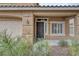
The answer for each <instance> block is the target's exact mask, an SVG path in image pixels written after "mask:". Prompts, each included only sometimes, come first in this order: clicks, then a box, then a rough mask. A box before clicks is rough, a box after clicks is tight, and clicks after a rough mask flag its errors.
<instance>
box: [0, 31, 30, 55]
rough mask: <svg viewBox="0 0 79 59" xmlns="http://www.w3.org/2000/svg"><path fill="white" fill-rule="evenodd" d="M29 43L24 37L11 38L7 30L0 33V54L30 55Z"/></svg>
mask: <svg viewBox="0 0 79 59" xmlns="http://www.w3.org/2000/svg"><path fill="white" fill-rule="evenodd" d="M30 49H31V48H29V44H28V43H27V41H26V40H25V39H24V38H20V37H16V38H13V37H11V35H9V34H7V31H3V32H1V33H0V55H7V56H15V55H16V56H24V55H30V51H31V50H30Z"/></svg>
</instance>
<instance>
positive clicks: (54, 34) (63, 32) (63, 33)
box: [50, 21, 65, 36]
mask: <svg viewBox="0 0 79 59" xmlns="http://www.w3.org/2000/svg"><path fill="white" fill-rule="evenodd" d="M53 23H55V24H57V23H58V24H63V27H62V30H63V31H62V33H59V34H58V33H52V24H53ZM50 35H53V36H65V22H64V21H52V22H50Z"/></svg>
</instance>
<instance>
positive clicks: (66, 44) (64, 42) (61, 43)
mask: <svg viewBox="0 0 79 59" xmlns="http://www.w3.org/2000/svg"><path fill="white" fill-rule="evenodd" d="M59 45H60V46H62V47H64V46H68V42H67V41H65V40H60V41H59Z"/></svg>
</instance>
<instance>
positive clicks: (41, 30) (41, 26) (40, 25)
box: [36, 22, 44, 38]
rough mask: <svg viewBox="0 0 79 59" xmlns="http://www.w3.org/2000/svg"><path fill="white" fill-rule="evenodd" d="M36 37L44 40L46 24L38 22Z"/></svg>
mask: <svg viewBox="0 0 79 59" xmlns="http://www.w3.org/2000/svg"><path fill="white" fill-rule="evenodd" d="M36 23H37V24H36V30H37V32H36V37H37V38H44V22H36Z"/></svg>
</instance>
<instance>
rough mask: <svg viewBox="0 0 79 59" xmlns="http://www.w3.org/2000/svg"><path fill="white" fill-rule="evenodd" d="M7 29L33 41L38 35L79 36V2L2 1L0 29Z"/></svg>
mask: <svg viewBox="0 0 79 59" xmlns="http://www.w3.org/2000/svg"><path fill="white" fill-rule="evenodd" d="M4 29H7V32H8V33H12V34H13V36H18V35H19V36H24V37H26V38H27V40H29V41H30V42H31V43H33V42H34V41H35V40H37V38H44V39H48V40H55V39H56V40H61V39H79V5H51V6H41V5H39V4H38V3H13V4H0V31H2V30H4Z"/></svg>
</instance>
